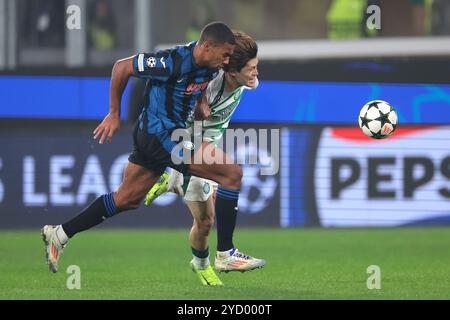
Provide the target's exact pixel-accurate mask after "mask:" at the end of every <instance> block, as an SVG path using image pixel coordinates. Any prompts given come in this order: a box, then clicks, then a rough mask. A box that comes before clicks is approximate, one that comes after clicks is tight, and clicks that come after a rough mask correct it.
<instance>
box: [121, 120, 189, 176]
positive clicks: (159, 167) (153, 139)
mask: <svg viewBox="0 0 450 320" xmlns="http://www.w3.org/2000/svg"><path fill="white" fill-rule="evenodd" d="M177 146H178V149H181V150H182V151H181V152H182V153H183V154H186V157H188V158H189V160H190V157H191V155H192V153H193V152H194V148H192V149H191V146H190V145H189V144H186V143H184V144H183V143H182V142H181V141H172V140H171V132H170V131H163V132H158V133H156V134H152V133H148V132H147V126H146V123H145V122H140V121H139V120H138V121H136V124H135V126H134V130H133V151H132V152H131V154H130V156H129V157H128V161H130V162H131V163H134V164H137V165H139V166H142V167H145V168H147V169H149V170H152V171H154V172H155V174H157V175H161V174H163V172H164V170H165V169H166V168H167V167H171V168H173V169H175V170H177V171H179V172H181V173H183V174H186V173H187V171H188V168H189V162H187V163H186V162H181V163H180V161H175V162H174V161H173V159H172V155H171V152H172V151H173V149H174V148H175V147H177ZM182 146H187V147H188V148H186V147H182ZM186 159H187V158H186Z"/></svg>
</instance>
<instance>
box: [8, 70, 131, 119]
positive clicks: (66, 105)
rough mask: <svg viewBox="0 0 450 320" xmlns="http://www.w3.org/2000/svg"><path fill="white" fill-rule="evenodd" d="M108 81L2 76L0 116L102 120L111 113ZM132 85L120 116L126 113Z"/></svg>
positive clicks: (125, 97)
mask: <svg viewBox="0 0 450 320" xmlns="http://www.w3.org/2000/svg"><path fill="white" fill-rule="evenodd" d="M109 81H110V79H109V78H82V77H50V76H48V77H43V76H38V77H31V76H26V77H25V76H2V77H0V97H1V100H0V117H3V118H41V119H42V118H50V119H84V120H88V119H102V118H103V117H104V116H105V115H106V114H107V113H108V110H109ZM128 96H129V86H128V87H127V89H126V90H125V92H124V96H123V100H122V113H121V117H122V119H124V118H125V117H126V114H127V105H128Z"/></svg>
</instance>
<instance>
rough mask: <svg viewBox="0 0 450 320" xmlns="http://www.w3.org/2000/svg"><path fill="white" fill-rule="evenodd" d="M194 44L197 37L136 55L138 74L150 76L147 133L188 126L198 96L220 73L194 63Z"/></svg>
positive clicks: (145, 77)
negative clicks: (178, 44) (179, 43)
mask: <svg viewBox="0 0 450 320" xmlns="http://www.w3.org/2000/svg"><path fill="white" fill-rule="evenodd" d="M195 44H196V41H194V42H191V43H189V44H187V45H184V46H177V47H174V48H171V49H167V50H161V51H158V52H156V53H140V54H137V55H136V56H135V57H134V60H133V64H134V72H135V74H136V76H138V77H140V78H144V79H147V84H146V87H145V97H144V101H145V105H144V110H146V113H147V116H148V125H147V132H148V133H157V132H162V131H167V130H172V129H175V128H185V127H186V120H187V118H188V116H189V115H190V113H191V112H192V110H193V109H194V107H195V105H196V103H197V100H198V99H199V97H200V96H201V94H202V93H203V92H204V91H205V90H206V87H207V86H208V83H209V82H210V81H211V80H212V79H214V78H215V77H216V76H217V74H218V71H217V70H215V69H209V68H206V67H200V66H198V65H197V64H196V63H195V61H194V54H193V53H194V47H195ZM140 118H141V119H142V117H140ZM141 121H142V120H141Z"/></svg>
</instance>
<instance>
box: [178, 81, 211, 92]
mask: <svg viewBox="0 0 450 320" xmlns="http://www.w3.org/2000/svg"><path fill="white" fill-rule="evenodd" d="M208 83H209V82H208V81H205V82H201V83H190V84H189V85H188V86H187V88H186V91H184V92H183V93H184V94H188V95H191V94H192V93H194V92H195V91H198V90H201V91H203V90H205V89H206V87H207V86H208Z"/></svg>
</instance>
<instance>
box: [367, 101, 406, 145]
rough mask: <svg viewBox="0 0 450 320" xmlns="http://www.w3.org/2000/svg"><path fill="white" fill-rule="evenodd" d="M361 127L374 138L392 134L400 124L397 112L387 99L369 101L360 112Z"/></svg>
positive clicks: (382, 137)
mask: <svg viewBox="0 0 450 320" xmlns="http://www.w3.org/2000/svg"><path fill="white" fill-rule="evenodd" d="M358 122H359V127H360V128H361V130H362V131H363V132H364V134H365V135H366V136H368V137H370V138H374V139H384V138H387V137H388V136H390V135H391V134H392V133H393V132H394V131H395V129H396V128H397V124H398V117H397V112H396V111H395V109H394V107H393V106H391V105H390V104H389V103H387V102H386V101H382V100H374V101H369V102H367V103H366V104H365V105H364V106H363V107H362V109H361V111H360V112H359V119H358Z"/></svg>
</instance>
